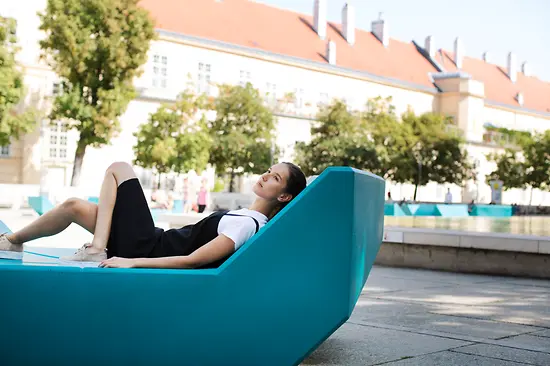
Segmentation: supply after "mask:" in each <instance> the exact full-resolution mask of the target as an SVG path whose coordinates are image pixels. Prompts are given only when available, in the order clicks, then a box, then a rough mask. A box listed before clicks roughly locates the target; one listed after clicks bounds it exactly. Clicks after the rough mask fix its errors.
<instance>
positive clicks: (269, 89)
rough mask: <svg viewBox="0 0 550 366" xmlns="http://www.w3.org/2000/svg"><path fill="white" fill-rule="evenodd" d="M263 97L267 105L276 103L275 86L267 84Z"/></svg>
mask: <svg viewBox="0 0 550 366" xmlns="http://www.w3.org/2000/svg"><path fill="white" fill-rule="evenodd" d="M265 95H266V99H267V101H268V102H269V103H276V102H277V84H273V83H267V85H266V94H265Z"/></svg>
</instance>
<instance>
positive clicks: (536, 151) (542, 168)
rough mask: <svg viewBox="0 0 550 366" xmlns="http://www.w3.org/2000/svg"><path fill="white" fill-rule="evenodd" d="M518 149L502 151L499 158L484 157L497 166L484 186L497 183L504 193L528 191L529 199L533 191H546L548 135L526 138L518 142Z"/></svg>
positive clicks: (549, 186)
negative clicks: (500, 184)
mask: <svg viewBox="0 0 550 366" xmlns="http://www.w3.org/2000/svg"><path fill="white" fill-rule="evenodd" d="M519 146H520V149H519V150H518V149H506V150H505V151H504V153H502V154H496V153H495V154H489V155H488V156H487V159H488V160H489V161H494V162H495V163H496V165H497V166H496V169H495V170H494V171H493V172H491V173H490V174H488V175H487V182H489V181H490V180H493V179H498V180H501V181H502V184H503V187H504V189H505V190H507V189H511V188H521V189H525V188H527V187H530V188H531V198H532V194H533V189H535V188H536V189H540V190H544V191H548V190H550V131H546V132H545V133H538V134H535V135H529V137H528V138H525V139H522V140H521V141H520V144H519ZM530 201H531V199H530ZM529 204H531V202H529Z"/></svg>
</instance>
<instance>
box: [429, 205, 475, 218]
mask: <svg viewBox="0 0 550 366" xmlns="http://www.w3.org/2000/svg"><path fill="white" fill-rule="evenodd" d="M436 207H437V210H438V211H439V213H440V216H443V217H467V216H470V214H469V213H468V205H464V204H452V205H445V204H438V205H436Z"/></svg>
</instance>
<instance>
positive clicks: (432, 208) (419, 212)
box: [409, 203, 441, 216]
mask: <svg viewBox="0 0 550 366" xmlns="http://www.w3.org/2000/svg"><path fill="white" fill-rule="evenodd" d="M409 206H412V205H409ZM411 212H412V209H411ZM413 215H414V216H441V213H440V212H439V210H438V209H437V205H435V204H427V203H422V204H419V205H418V208H416V210H414V213H413Z"/></svg>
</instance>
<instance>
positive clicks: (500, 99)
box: [0, 0, 550, 205]
mask: <svg viewBox="0 0 550 366" xmlns="http://www.w3.org/2000/svg"><path fill="white" fill-rule="evenodd" d="M45 4H46V0H29V1H26V2H25V4H17V3H11V4H10V5H8V4H5V3H2V5H0V14H2V15H3V16H10V17H13V18H15V19H16V20H17V21H18V38H19V42H20V44H21V49H22V51H21V52H20V53H19V55H18V59H19V62H20V64H21V65H22V67H23V68H24V70H25V82H26V84H27V88H28V96H27V99H26V100H25V105H32V106H35V107H37V108H39V109H40V110H43V111H45V113H46V112H47V110H48V108H49V106H50V105H51V101H52V98H53V97H54V96H55V94H56V93H57V92H58V85H59V84H58V81H57V79H56V76H55V74H53V73H52V72H51V70H49V69H48V68H47V67H46V66H45V65H44V64H43V63H42V62H41V61H40V60H39V54H40V50H39V47H38V40H39V39H40V37H41V34H40V32H39V30H38V26H39V20H38V17H37V16H36V15H35V14H36V12H37V11H40V10H42V9H44V8H45ZM312 4H313V5H314V11H313V14H310V15H306V14H299V13H295V12H292V11H287V10H282V9H278V8H275V7H271V6H267V5H263V4H259V3H255V2H252V1H248V0H224V1H215V0H143V1H142V2H141V5H142V6H144V7H145V8H146V9H148V10H149V11H150V13H151V16H152V17H153V18H154V19H155V23H156V28H157V32H158V39H157V40H156V41H154V42H152V44H151V48H150V51H149V57H148V62H147V63H146V64H145V65H144V66H143V71H144V72H143V74H142V75H141V76H140V77H139V78H137V79H136V80H135V86H136V89H137V91H138V97H137V98H136V99H135V100H133V101H132V102H130V104H129V105H128V108H127V110H126V112H125V113H124V115H123V116H122V117H121V118H120V122H121V127H122V130H121V132H120V134H118V136H116V137H115V138H114V139H113V140H112V142H111V144H109V145H107V146H104V147H101V148H97V149H94V148H88V149H87V151H86V156H85V159H84V162H83V166H82V176H81V182H82V183H81V184H82V186H83V187H84V188H89V189H90V190H93V189H94V187H99V185H100V184H101V181H102V179H103V172H104V170H105V169H106V168H107V167H108V165H109V164H110V163H112V162H113V161H127V162H131V161H132V160H133V157H134V154H133V149H132V147H133V146H134V144H135V143H136V139H135V137H134V136H133V134H134V133H135V132H136V131H137V129H138V127H139V126H140V125H141V124H143V123H147V120H148V117H149V114H150V113H152V112H154V111H155V110H156V109H157V108H158V107H159V105H160V104H161V103H164V102H171V101H174V100H175V98H176V97H177V95H178V94H179V93H180V92H182V91H183V90H184V89H185V88H186V87H187V86H189V85H192V87H193V88H196V90H197V91H198V92H206V93H208V94H210V95H213V96H215V95H216V84H222V83H229V84H244V83H247V82H250V83H252V84H253V85H254V87H256V88H257V89H259V90H260V91H261V92H262V93H263V94H264V95H265V100H266V103H267V104H269V105H270V106H271V107H272V108H273V110H274V113H275V116H276V120H277V123H276V125H277V144H278V145H279V147H280V149H281V151H282V156H281V160H292V156H293V146H294V144H295V143H296V142H297V141H308V140H309V139H310V126H311V122H312V121H314V118H315V115H316V113H317V110H318V105H319V104H322V103H327V102H329V101H330V100H331V99H332V98H341V99H344V100H345V101H346V102H347V103H348V105H350V108H353V109H357V110H361V109H362V108H364V105H365V103H366V101H367V100H368V99H369V98H374V97H378V96H381V97H392V104H393V105H394V106H395V107H396V112H397V113H398V114H401V113H403V112H405V111H406V110H407V109H408V108H412V110H413V111H414V112H415V113H423V112H430V111H433V112H436V113H442V114H445V115H447V116H452V117H453V118H454V120H455V121H456V124H457V126H458V128H460V130H461V131H462V133H463V135H464V136H465V138H466V141H467V144H466V149H467V151H468V153H469V154H470V156H471V158H472V161H473V162H474V163H475V165H476V167H477V171H478V177H477V178H478V179H477V181H475V182H470V183H468V184H467V185H466V186H465V187H463V188H460V187H457V186H451V185H448V186H447V185H445V186H444V185H437V184H429V185H428V186H426V187H422V188H420V190H419V194H418V199H420V200H441V201H442V200H443V197H444V195H445V193H446V191H447V187H449V188H451V190H452V192H453V196H454V197H455V199H454V201H469V200H470V199H476V200H477V201H478V202H487V203H488V202H489V201H490V197H491V190H490V188H489V187H488V186H487V185H486V184H485V175H486V174H488V173H490V172H491V171H492V170H493V168H494V164H492V163H490V162H487V159H486V154H487V153H491V152H494V151H497V150H498V149H501V147H500V145H498V144H497V141H496V140H497V138H498V136H496V135H495V134H494V133H492V132H488V131H487V130H486V128H485V127H486V126H487V125H492V126H496V127H506V128H508V129H514V130H527V131H531V132H534V131H544V130H546V129H547V127H546V126H547V125H548V124H549V123H550V83H546V82H544V81H541V80H539V79H538V78H536V77H535V76H532V75H531V74H530V73H529V69H528V64H524V65H523V66H522V67H521V68H519V67H517V65H516V64H517V61H516V58H515V57H516V56H514V55H512V54H511V55H510V57H509V60H508V61H509V62H508V65H507V66H506V67H501V66H499V65H496V64H493V63H491V62H490V59H489V58H488V56H487V55H485V56H484V57H483V58H482V59H473V58H469V57H466V56H464V52H463V46H462V44H461V41H460V40H457V42H456V43H455V45H454V50H453V52H450V51H446V50H444V49H436V47H435V41H434V38H433V37H427V38H426V41H425V43H424V44H422V45H419V44H417V43H415V42H401V41H398V40H395V39H392V38H391V37H390V34H389V32H388V25H387V22H385V21H384V20H382V19H379V20H375V21H373V22H372V28H371V30H370V31H365V30H360V29H355V27H354V23H355V20H354V17H355V12H354V9H353V7H352V6H351V5H346V6H345V7H344V9H343V11H342V24H339V23H332V22H327V20H326V0H315V1H312ZM31 8H32V9H31ZM289 95H292V98H289ZM77 137H78V136H77V134H76V132H75V131H67V130H66V128H65V126H64V125H63V124H62V123H58V124H56V125H55V126H51V125H49V123H45V122H43V121H37V128H36V130H35V131H34V132H33V133H31V134H29V135H27V136H24V137H23V138H22V139H21V140H19V141H13V142H12V143H11V145H10V146H7V147H3V148H2V150H1V152H0V183H13V184H40V183H42V184H43V185H46V186H62V185H68V184H69V183H70V178H71V174H72V161H73V158H74V153H75V149H76V141H77ZM138 171H139V172H140V173H139V174H142V178H143V179H144V180H147V177H149V176H148V173H147V172H145V171H142V170H139V169H138ZM97 189H98V188H97ZM247 189H248V188H247V185H246V184H245V185H244V186H242V190H244V191H245V192H246V191H247ZM388 189H389V190H390V191H391V192H392V196H393V197H394V198H395V199H397V198H407V199H410V198H412V192H413V190H414V187H412V186H411V185H392V184H391V183H390V184H389V185H388ZM529 198H530V197H529V192H523V191H520V190H511V191H508V192H505V193H504V201H505V202H507V203H527V202H528V201H529ZM533 203H535V204H549V205H550V195H549V194H547V193H544V192H535V193H534V196H533Z"/></svg>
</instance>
